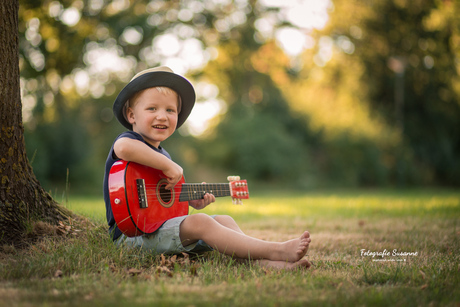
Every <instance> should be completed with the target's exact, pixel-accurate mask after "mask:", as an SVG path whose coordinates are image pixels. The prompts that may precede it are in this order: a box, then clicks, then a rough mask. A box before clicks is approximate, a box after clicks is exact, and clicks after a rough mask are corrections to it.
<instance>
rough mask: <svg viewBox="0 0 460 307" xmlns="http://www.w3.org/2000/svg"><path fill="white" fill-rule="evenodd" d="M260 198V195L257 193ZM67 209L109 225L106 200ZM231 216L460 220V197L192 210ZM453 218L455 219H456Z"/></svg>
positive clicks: (383, 197) (221, 202) (270, 200)
mask: <svg viewBox="0 0 460 307" xmlns="http://www.w3.org/2000/svg"><path fill="white" fill-rule="evenodd" d="M255 194H256V193H255ZM66 207H67V208H69V209H70V210H72V211H74V212H76V213H79V214H82V215H85V216H87V217H90V218H94V219H95V220H97V221H105V205H104V201H103V199H102V197H85V196H72V197H70V198H69V201H68V203H67V204H66ZM197 212H203V213H207V214H228V215H231V216H233V217H236V218H243V219H251V218H256V219H257V218H262V217H274V218H275V217H285V218H286V217H321V216H329V217H362V216H369V215H375V216H379V215H385V216H414V215H415V216H424V215H427V214H428V215H442V216H451V217H453V216H460V193H457V192H448V193H445V192H442V193H441V192H433V193H426V192H423V191H421V192H419V193H418V192H413V193H409V194H407V193H404V192H400V193H390V192H386V191H377V192H372V193H370V192H366V193H359V192H357V193H356V194H354V195H353V194H352V195H350V194H348V193H328V192H324V193H323V194H313V193H305V194H298V193H297V194H294V195H286V194H282V193H271V195H270V196H259V195H257V194H256V195H255V196H253V197H251V198H250V199H248V200H244V202H243V205H242V206H239V205H233V204H232V201H231V199H230V198H218V199H217V200H216V202H215V203H214V204H212V205H210V206H208V207H207V208H205V209H204V210H200V211H198V210H193V209H192V210H190V214H194V213H197ZM452 215H453V216H452Z"/></svg>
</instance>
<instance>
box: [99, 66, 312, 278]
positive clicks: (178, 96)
mask: <svg viewBox="0 0 460 307" xmlns="http://www.w3.org/2000/svg"><path fill="white" fill-rule="evenodd" d="M194 104H195V91H194V89H193V86H192V85H191V84H190V82H188V81H187V80H186V79H185V78H183V77H182V76H179V75H177V74H174V73H173V71H172V70H171V69H169V68H168V67H157V68H151V69H148V70H145V71H143V72H141V73H139V74H137V75H136V76H134V78H133V79H132V80H131V81H130V83H129V84H128V85H127V86H126V87H125V88H124V89H123V90H122V91H121V92H120V94H119V95H118V97H117V99H116V100H115V103H114V105H113V110H114V113H115V116H116V117H117V119H118V120H119V121H120V123H121V124H122V125H123V126H125V127H126V128H127V129H128V130H129V131H127V132H124V133H122V134H121V135H119V136H118V138H117V139H116V140H115V142H114V144H113V146H112V148H111V150H110V153H109V156H108V158H107V162H106V168H105V178H104V200H105V203H106V210H107V221H108V224H109V227H110V234H111V236H112V238H113V240H114V241H115V242H116V243H117V244H119V245H120V244H125V245H127V246H131V247H140V248H143V249H148V250H151V251H152V252H155V253H157V254H161V253H165V254H175V253H181V252H193V253H200V252H204V251H210V250H212V249H215V250H217V251H219V252H220V253H224V254H227V255H230V256H233V257H235V258H240V259H251V260H254V261H255V262H256V263H257V264H259V265H262V266H266V267H274V268H283V269H293V268H297V267H306V268H308V267H309V266H310V263H309V262H308V261H307V260H306V259H302V258H303V257H304V256H305V254H306V253H307V250H308V246H309V244H310V242H311V239H310V234H309V233H308V232H307V231H305V232H304V233H303V234H302V235H301V236H300V237H298V238H296V239H293V240H289V241H285V242H268V241H262V240H259V239H256V238H253V237H250V236H247V235H246V234H244V233H243V232H242V231H241V229H240V228H239V226H238V225H237V224H236V222H235V221H234V220H233V218H232V217H230V216H227V215H218V216H209V215H206V214H203V213H197V214H193V215H185V216H180V217H175V218H172V219H169V220H167V221H165V223H164V224H163V225H162V226H161V227H160V228H159V229H158V230H157V231H155V232H154V233H153V234H150V235H143V236H137V237H127V236H125V235H124V234H122V233H121V231H120V230H119V229H118V228H117V225H116V223H115V220H114V217H113V213H112V209H111V205H110V199H109V191H108V174H109V171H110V168H111V167H112V165H113V163H115V162H116V161H117V160H120V159H121V160H125V161H133V162H136V163H139V164H143V165H146V166H149V167H152V168H155V169H158V170H161V171H163V173H164V175H165V176H166V177H167V181H168V184H167V186H166V189H172V188H173V187H174V186H175V185H176V183H177V182H178V181H179V180H180V179H181V178H182V172H183V171H182V168H181V167H180V166H179V165H178V164H176V163H174V162H173V161H172V160H171V157H170V156H169V154H168V153H167V152H166V150H164V149H163V148H162V147H161V146H160V143H161V142H162V141H164V140H166V139H167V138H168V137H169V136H171V135H172V134H173V133H174V131H175V130H176V129H177V128H179V127H180V126H181V125H182V124H183V123H184V121H185V120H186V119H187V117H188V116H189V114H190V112H191V110H192V108H193V106H194ZM214 201H215V197H214V196H213V195H212V194H208V193H206V194H205V195H204V197H203V198H202V199H200V200H194V201H190V202H189V205H190V206H191V207H193V208H195V209H198V210H199V209H203V208H205V207H206V206H208V205H209V204H211V203H213V202H214Z"/></svg>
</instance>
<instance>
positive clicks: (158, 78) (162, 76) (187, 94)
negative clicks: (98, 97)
mask: <svg viewBox="0 0 460 307" xmlns="http://www.w3.org/2000/svg"><path fill="white" fill-rule="evenodd" d="M157 86H164V87H169V88H170V89H173V90H174V91H176V92H177V94H179V96H180V98H181V101H182V104H181V110H180V112H179V114H178V118H177V126H176V129H177V128H179V127H180V126H182V124H183V123H184V122H185V120H186V119H187V117H188V116H189V115H190V112H192V109H193V106H194V105H195V90H194V89H193V86H192V84H190V82H189V81H188V80H187V79H185V78H184V77H182V76H179V75H177V74H175V73H174V72H173V71H172V70H171V69H170V68H169V67H166V66H160V67H155V68H150V69H146V70H143V71H141V72H140V73H138V74H137V75H135V76H134V77H133V78H132V79H131V81H130V82H129V83H128V84H127V85H126V86H125V87H124V88H123V89H122V90H121V92H120V93H119V94H118V96H117V99H115V102H114V103H113V113H114V114H115V117H116V118H117V119H118V121H119V122H120V123H121V124H122V125H123V126H125V127H126V128H128V129H129V130H133V127H132V125H131V124H130V123H129V122H128V121H127V119H126V117H125V109H126V103H127V101H128V100H129V99H130V98H131V97H132V96H133V95H134V94H135V93H137V92H140V91H142V90H145V89H148V88H151V87H157Z"/></svg>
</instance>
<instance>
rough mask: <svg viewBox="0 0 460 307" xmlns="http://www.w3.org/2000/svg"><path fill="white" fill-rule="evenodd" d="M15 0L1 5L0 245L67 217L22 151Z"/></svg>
mask: <svg viewBox="0 0 460 307" xmlns="http://www.w3.org/2000/svg"><path fill="white" fill-rule="evenodd" d="M18 10H19V1H18V0H2V1H0V59H1V60H0V126H1V130H0V242H1V244H15V243H19V242H21V241H22V240H21V238H22V237H23V235H24V234H25V233H26V232H27V230H28V229H30V225H31V223H32V222H33V221H37V220H41V221H45V222H48V223H51V224H57V222H58V221H59V220H63V219H65V218H66V217H68V216H69V215H70V212H69V211H68V210H66V209H65V208H62V207H60V206H59V205H58V204H57V203H56V202H55V201H54V200H53V198H52V197H51V196H50V195H49V194H48V193H46V192H45V191H44V190H43V188H42V187H41V185H40V183H39V182H38V180H37V179H36V177H35V175H34V173H33V170H32V167H31V165H30V163H29V160H28V158H27V155H26V151H25V143H24V126H23V123H22V104H21V95H20V82H19V34H18Z"/></svg>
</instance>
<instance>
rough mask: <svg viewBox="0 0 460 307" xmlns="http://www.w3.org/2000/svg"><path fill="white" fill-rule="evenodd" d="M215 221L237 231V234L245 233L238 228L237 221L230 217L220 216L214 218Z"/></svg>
mask: <svg viewBox="0 0 460 307" xmlns="http://www.w3.org/2000/svg"><path fill="white" fill-rule="evenodd" d="M214 220H216V221H217V222H218V223H219V224H221V225H222V226H225V227H227V228H230V229H232V230H235V231H236V232H239V233H243V231H242V230H241V229H240V226H238V224H237V223H236V222H235V220H234V219H233V218H232V217H231V216H229V215H218V216H216V217H215V218H214Z"/></svg>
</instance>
